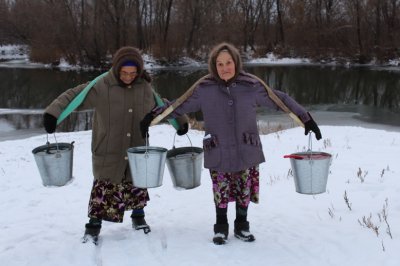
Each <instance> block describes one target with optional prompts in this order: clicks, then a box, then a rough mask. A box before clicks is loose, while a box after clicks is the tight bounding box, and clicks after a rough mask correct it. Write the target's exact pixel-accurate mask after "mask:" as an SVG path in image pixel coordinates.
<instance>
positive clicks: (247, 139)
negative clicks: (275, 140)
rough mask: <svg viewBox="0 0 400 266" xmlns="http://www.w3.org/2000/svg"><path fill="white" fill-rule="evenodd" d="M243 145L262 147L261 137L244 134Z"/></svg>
mask: <svg viewBox="0 0 400 266" xmlns="http://www.w3.org/2000/svg"><path fill="white" fill-rule="evenodd" d="M243 143H244V144H247V145H251V146H256V147H261V140H260V136H259V135H258V134H254V133H243Z"/></svg>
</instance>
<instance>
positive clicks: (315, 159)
mask: <svg viewBox="0 0 400 266" xmlns="http://www.w3.org/2000/svg"><path fill="white" fill-rule="evenodd" d="M310 136H311V134H310ZM310 138H311V137H310ZM284 158H290V164H291V166H292V171H293V176H294V184H295V187H296V192H298V193H301V194H309V195H314V194H320V193H324V192H325V191H326V186H327V182H328V174H329V166H330V165H331V162H332V155H331V154H329V153H326V152H316V151H311V148H310V145H309V150H308V151H307V152H298V153H293V154H290V155H285V156H284Z"/></svg>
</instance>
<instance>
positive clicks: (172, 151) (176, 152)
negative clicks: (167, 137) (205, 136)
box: [167, 146, 204, 158]
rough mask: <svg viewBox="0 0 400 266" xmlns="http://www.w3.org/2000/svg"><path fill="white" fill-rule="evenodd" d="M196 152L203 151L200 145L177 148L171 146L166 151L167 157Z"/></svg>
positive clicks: (200, 152)
mask: <svg viewBox="0 0 400 266" xmlns="http://www.w3.org/2000/svg"><path fill="white" fill-rule="evenodd" d="M182 152H184V153H190V152H192V153H196V155H199V154H202V153H203V152H204V150H203V148H200V147H193V146H188V147H179V148H172V149H170V150H168V152H167V158H170V157H174V156H176V155H179V154H180V153H182Z"/></svg>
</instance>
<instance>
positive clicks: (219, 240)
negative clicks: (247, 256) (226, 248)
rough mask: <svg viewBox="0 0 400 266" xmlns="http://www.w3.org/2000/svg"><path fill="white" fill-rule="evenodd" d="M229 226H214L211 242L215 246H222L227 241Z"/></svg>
mask: <svg viewBox="0 0 400 266" xmlns="http://www.w3.org/2000/svg"><path fill="white" fill-rule="evenodd" d="M228 233H229V224H214V237H213V242H214V244H215V245H224V244H226V242H227V241H228Z"/></svg>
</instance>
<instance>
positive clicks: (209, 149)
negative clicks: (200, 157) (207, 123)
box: [203, 135, 221, 168]
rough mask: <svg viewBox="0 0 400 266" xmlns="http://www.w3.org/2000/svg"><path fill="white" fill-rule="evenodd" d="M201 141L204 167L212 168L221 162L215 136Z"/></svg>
mask: <svg viewBox="0 0 400 266" xmlns="http://www.w3.org/2000/svg"><path fill="white" fill-rule="evenodd" d="M208 136H209V135H207V137H206V138H204V139H203V149H204V167H205V168H214V167H217V166H218V165H219V164H220V162H221V149H220V147H219V145H218V139H217V136H211V135H210V136H209V137H208Z"/></svg>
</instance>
